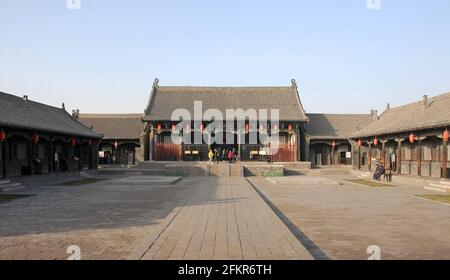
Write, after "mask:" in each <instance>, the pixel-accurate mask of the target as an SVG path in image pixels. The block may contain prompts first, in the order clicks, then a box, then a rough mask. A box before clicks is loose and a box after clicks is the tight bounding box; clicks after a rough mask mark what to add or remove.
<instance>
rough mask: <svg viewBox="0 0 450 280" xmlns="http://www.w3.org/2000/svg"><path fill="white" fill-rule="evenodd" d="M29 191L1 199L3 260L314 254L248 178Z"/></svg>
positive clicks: (101, 184) (0, 252) (0, 251)
mask: <svg viewBox="0 0 450 280" xmlns="http://www.w3.org/2000/svg"><path fill="white" fill-rule="evenodd" d="M28 192H29V191H28ZM32 192H33V193H34V196H32V197H28V198H23V199H18V200H15V201H12V202H9V203H6V204H0V213H1V215H2V219H1V220H0V258H1V259H65V258H67V257H68V254H67V253H66V249H67V248H68V246H70V245H77V246H79V247H80V249H81V256H82V258H83V259H125V258H128V259H312V256H311V255H310V254H309V253H308V251H307V250H306V249H305V248H304V247H303V246H302V245H301V243H300V242H299V241H298V240H297V239H296V238H295V236H294V235H293V234H292V233H291V232H290V231H289V229H288V228H287V227H286V226H285V225H284V224H283V223H282V222H281V220H280V219H279V218H278V217H277V216H276V215H275V214H274V213H273V211H272V210H271V209H270V208H269V207H268V206H267V205H266V204H265V202H264V201H263V200H262V199H261V197H260V196H259V195H258V194H257V193H256V192H255V190H254V189H253V188H252V187H251V186H250V184H249V183H248V182H247V181H246V180H245V179H244V178H231V177H228V178H218V177H208V178H205V177H195V178H194V177H189V178H184V179H183V180H182V181H181V182H180V183H177V184H175V185H170V186H168V185H165V186H154V185H151V186H136V185H116V184H114V185H110V184H108V181H104V182H99V183H96V184H91V185H83V186H61V187H58V186H54V187H39V188H34V189H32Z"/></svg>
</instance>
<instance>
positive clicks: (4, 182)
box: [0, 180, 11, 186]
mask: <svg viewBox="0 0 450 280" xmlns="http://www.w3.org/2000/svg"><path fill="white" fill-rule="evenodd" d="M9 183H11V181H10V180H0V186H1V185H6V184H9Z"/></svg>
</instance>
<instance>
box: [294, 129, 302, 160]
mask: <svg viewBox="0 0 450 280" xmlns="http://www.w3.org/2000/svg"><path fill="white" fill-rule="evenodd" d="M295 140H296V141H297V143H296V144H297V155H296V157H297V161H302V155H301V154H302V152H301V151H302V150H301V149H302V143H301V142H302V141H301V137H300V133H296V134H295Z"/></svg>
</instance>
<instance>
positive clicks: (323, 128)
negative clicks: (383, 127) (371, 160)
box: [305, 114, 373, 139]
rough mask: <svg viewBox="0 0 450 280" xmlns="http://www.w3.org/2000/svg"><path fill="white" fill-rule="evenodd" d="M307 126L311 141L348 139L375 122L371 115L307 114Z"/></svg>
mask: <svg viewBox="0 0 450 280" xmlns="http://www.w3.org/2000/svg"><path fill="white" fill-rule="evenodd" d="M307 116H308V117H309V123H307V124H306V125H305V130H306V134H307V135H308V137H309V138H310V139H347V138H349V136H350V134H352V133H354V132H356V131H358V130H359V129H361V128H363V127H364V126H366V125H368V124H369V123H371V122H373V117H372V115H370V114H307Z"/></svg>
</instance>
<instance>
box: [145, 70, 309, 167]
mask: <svg viewBox="0 0 450 280" xmlns="http://www.w3.org/2000/svg"><path fill="white" fill-rule="evenodd" d="M158 82H159V81H158V80H157V79H156V80H155V83H154V84H153V87H152V92H151V95H150V98H149V102H148V105H147V108H146V110H145V117H144V121H145V122H146V123H147V124H148V128H149V138H148V139H149V143H148V145H149V149H148V155H146V159H150V160H156V161H180V160H207V154H208V148H209V145H208V144H209V143H206V142H205V141H203V142H202V143H201V144H187V143H185V142H183V143H181V144H178V143H173V142H172V137H171V136H172V133H174V130H176V129H177V128H176V125H177V122H174V121H171V119H172V118H171V115H172V113H173V112H174V111H175V110H177V109H180V108H182V109H186V110H187V111H188V113H190V114H191V115H194V113H195V112H194V102H196V101H201V102H202V106H203V111H206V110H208V109H218V110H219V111H220V112H221V113H222V114H223V116H226V111H227V109H231V110H236V109H242V110H244V111H246V110H249V109H255V110H260V109H261V110H271V109H278V110H279V123H278V124H272V123H270V122H269V123H268V124H267V125H266V124H264V122H261V120H259V121H258V123H250V122H249V121H247V120H246V122H245V126H244V127H241V128H237V125H235V126H234V127H227V125H226V123H225V121H224V124H223V131H214V132H211V131H207V130H206V129H205V128H206V127H207V126H208V125H209V124H210V123H209V122H201V123H196V122H192V123H190V124H188V126H189V127H185V128H183V129H182V131H181V133H188V135H189V137H191V139H192V140H194V139H195V134H200V135H202V136H203V134H205V133H222V135H223V137H224V141H223V144H221V145H217V146H219V147H218V148H219V149H235V150H236V151H238V153H239V155H240V159H241V160H242V161H250V160H266V159H268V156H267V154H270V153H269V152H268V150H269V149H271V147H273V144H271V143H266V144H265V145H264V144H258V143H257V144H254V143H252V142H251V141H249V139H250V138H249V137H250V134H251V133H252V132H256V133H257V135H258V139H261V138H263V137H265V136H267V135H270V134H271V133H272V132H279V140H278V141H279V145H278V147H279V148H278V152H277V153H276V154H274V155H272V156H270V160H272V161H275V162H295V161H303V160H305V159H306V154H305V146H304V145H305V135H304V124H305V123H306V122H307V121H308V117H307V116H306V114H305V111H304V109H303V106H302V103H301V101H300V98H299V95H298V90H297V84H296V82H295V80H292V82H291V85H290V86H287V87H188V86H186V87H176V86H160V85H159V83H158ZM269 119H270V118H269ZM233 121H236V122H237V120H233ZM176 133H180V131H176ZM183 136H185V134H184V135H183ZM242 136H244V138H245V140H243V141H241V140H238V139H242V138H243V137H242ZM202 138H203V137H202ZM230 139H232V141H229V140H230ZM258 142H260V141H258ZM189 143H194V141H189ZM147 156H148V158H147Z"/></svg>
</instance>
